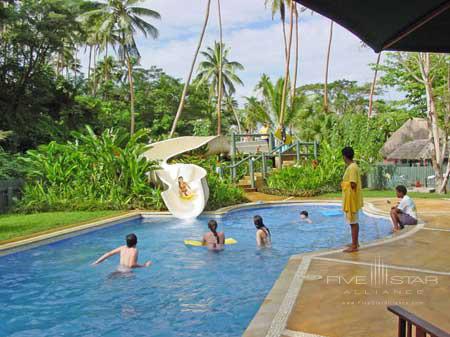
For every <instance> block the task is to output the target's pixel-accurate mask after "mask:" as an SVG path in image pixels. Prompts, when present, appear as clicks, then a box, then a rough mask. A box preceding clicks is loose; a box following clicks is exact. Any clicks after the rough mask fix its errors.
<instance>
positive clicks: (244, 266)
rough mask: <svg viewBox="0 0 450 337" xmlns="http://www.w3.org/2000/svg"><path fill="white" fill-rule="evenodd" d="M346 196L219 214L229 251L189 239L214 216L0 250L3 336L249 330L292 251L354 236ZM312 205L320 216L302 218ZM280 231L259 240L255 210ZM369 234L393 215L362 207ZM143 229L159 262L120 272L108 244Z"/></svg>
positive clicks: (143, 247)
mask: <svg viewBox="0 0 450 337" xmlns="http://www.w3.org/2000/svg"><path fill="white" fill-rule="evenodd" d="M337 208H338V207H337V206H320V205H288V206H276V207H263V208H259V209H246V210H237V211H233V212H231V213H228V214H227V215H225V216H223V217H222V218H218V219H217V220H218V222H219V230H224V231H225V234H226V236H227V237H233V238H235V239H236V240H237V241H238V243H237V244H236V245H230V246H227V247H226V249H225V250H224V251H222V252H219V253H217V252H211V251H208V250H207V249H206V248H204V247H187V246H185V245H184V244H183V240H184V239H200V238H201V235H202V233H203V232H205V231H207V225H206V223H207V220H208V219H207V218H205V217H200V218H198V219H196V220H192V221H181V220H176V219H173V218H168V217H166V218H143V219H140V220H134V221H128V222H124V223H121V224H118V225H114V226H112V227H108V228H103V229H99V230H96V231H94V232H90V233H87V234H83V235H79V236H76V237H73V238H70V239H66V240H63V241H58V242H55V243H52V244H48V245H44V246H40V247H37V248H33V249H30V250H26V251H22V252H18V253H14V254H10V255H6V256H3V257H0V285H1V286H0V336H40V337H41V336H152V337H157V336H158V337H159V336H160V337H171V336H202V337H203V336H214V337H218V336H223V337H225V336H226V337H233V336H240V335H241V334H242V333H243V332H244V330H245V328H246V327H247V325H248V324H249V323H250V321H251V320H252V318H253V316H254V315H255V314H256V312H257V310H258V308H259V306H260V305H261V303H262V301H263V300H264V298H265V296H266V295H267V294H268V292H269V291H270V289H271V287H272V286H273V284H274V282H275V281H276V280H277V278H278V276H279V274H280V273H281V271H282V270H283V268H284V266H285V264H286V262H287V261H288V259H289V257H290V256H291V255H293V254H298V253H302V252H308V251H313V250H317V249H323V248H333V247H339V246H342V245H343V244H346V243H348V241H349V238H350V233H349V228H348V226H347V225H345V224H344V219H343V217H341V216H337V217H336V216H335V217H325V216H322V215H321V214H320V211H321V210H330V209H331V210H333V209H337ZM304 209H305V210H307V211H309V213H310V217H311V219H312V220H313V221H314V223H313V224H307V223H300V222H299V220H298V219H299V212H300V211H301V210H304ZM255 214H260V215H261V216H262V217H263V218H264V221H265V223H266V225H267V226H268V227H269V228H270V230H271V232H272V241H273V248H272V249H257V248H256V247H255V228H254V226H253V224H252V217H253V215H255ZM360 222H361V231H360V236H361V241H371V240H375V239H379V238H382V237H385V236H387V235H388V234H389V231H390V227H391V226H390V224H389V222H388V221H386V220H385V219H379V218H372V217H368V216H365V215H362V216H361V221H360ZM130 232H134V233H136V235H137V236H138V240H139V242H138V248H139V250H140V262H142V263H143V262H144V261H145V260H147V259H151V260H152V261H153V265H152V267H150V268H145V269H139V270H134V271H133V272H132V273H131V274H128V275H123V276H117V275H115V274H114V273H113V272H114V270H115V268H116V266H117V264H118V257H112V258H111V259H110V260H108V261H105V262H104V263H103V264H101V265H99V266H97V267H91V266H90V263H92V262H93V261H95V259H97V258H98V257H99V256H100V255H102V254H103V253H104V252H106V251H108V250H111V249H113V248H115V247H116V246H119V245H122V244H124V237H125V235H126V234H128V233H130Z"/></svg>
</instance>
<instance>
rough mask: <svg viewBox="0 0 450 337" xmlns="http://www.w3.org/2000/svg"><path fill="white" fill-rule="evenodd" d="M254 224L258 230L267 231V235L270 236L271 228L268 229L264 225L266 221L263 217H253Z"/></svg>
mask: <svg viewBox="0 0 450 337" xmlns="http://www.w3.org/2000/svg"><path fill="white" fill-rule="evenodd" d="M253 223H254V224H255V227H256V229H258V230H259V229H265V230H266V231H267V233H268V234H269V235H270V230H269V228H267V227H266V225H264V221H263V218H262V216H260V215H255V216H254V217H253Z"/></svg>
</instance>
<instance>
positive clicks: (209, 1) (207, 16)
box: [169, 0, 211, 138]
mask: <svg viewBox="0 0 450 337" xmlns="http://www.w3.org/2000/svg"><path fill="white" fill-rule="evenodd" d="M207 1H208V2H207V5H206V14H205V21H204V23H203V28H202V32H201V34H200V40H199V41H198V45H197V49H196V50H195V54H194V59H193V60H192V64H191V69H190V71H189V74H188V76H187V79H186V82H185V83H184V87H183V92H182V93H181V99H180V104H179V105H178V110H177V114H176V115H175V120H174V121H173V124H172V129H171V130H170V135H169V138H172V137H173V134H174V133H175V130H176V128H177V123H178V120H179V119H180V116H181V113H182V112H183V109H184V103H185V99H186V94H187V91H188V88H189V84H190V82H191V78H192V73H193V72H194V68H195V63H196V62H197V57H198V53H199V52H200V48H201V47H202V43H203V38H204V36H205V31H206V27H207V26H208V20H209V13H210V8H211V0H207Z"/></svg>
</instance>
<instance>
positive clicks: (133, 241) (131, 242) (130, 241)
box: [126, 233, 137, 248]
mask: <svg viewBox="0 0 450 337" xmlns="http://www.w3.org/2000/svg"><path fill="white" fill-rule="evenodd" d="M126 241H127V247H128V248H132V247H136V245H137V236H136V234H134V233H131V234H128V235H127V237H126Z"/></svg>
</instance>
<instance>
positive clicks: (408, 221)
mask: <svg viewBox="0 0 450 337" xmlns="http://www.w3.org/2000/svg"><path fill="white" fill-rule="evenodd" d="M398 218H399V221H400V225H403V226H414V225H417V219H414V218H413V217H412V216H411V215H409V214H406V213H400V214H399V215H398Z"/></svg>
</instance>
